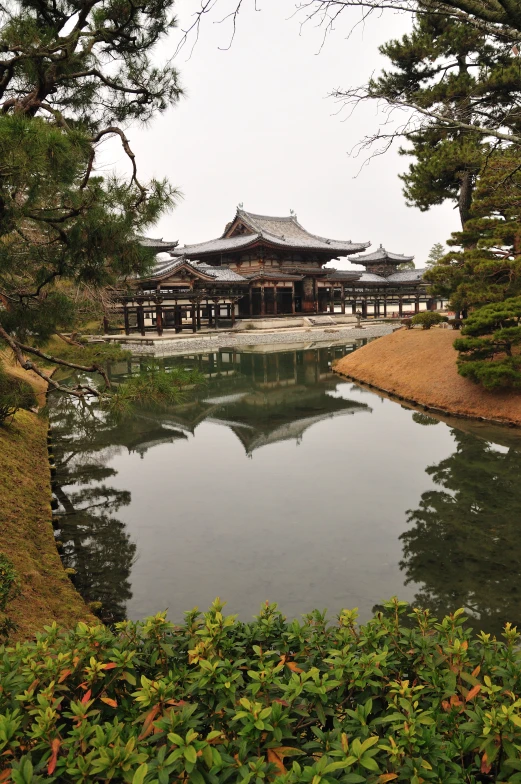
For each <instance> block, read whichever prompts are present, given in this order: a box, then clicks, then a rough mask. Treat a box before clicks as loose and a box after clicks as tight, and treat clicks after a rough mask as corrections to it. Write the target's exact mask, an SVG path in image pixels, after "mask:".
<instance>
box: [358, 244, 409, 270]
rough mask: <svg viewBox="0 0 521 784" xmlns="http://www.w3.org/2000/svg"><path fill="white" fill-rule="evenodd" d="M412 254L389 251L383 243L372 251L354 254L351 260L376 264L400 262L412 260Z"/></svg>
mask: <svg viewBox="0 0 521 784" xmlns="http://www.w3.org/2000/svg"><path fill="white" fill-rule="evenodd" d="M413 259H414V256H402V255H401V254H400V253H391V251H389V250H386V249H385V248H384V247H383V245H380V247H379V248H378V249H377V250H375V251H374V252H373V253H366V254H364V255H363V256H354V257H353V258H352V259H351V261H352V262H353V263H354V264H364V265H366V264H378V263H380V264H381V263H382V262H386V261H390V262H391V263H393V262H395V263H397V264H402V263H403V262H404V261H412V260H413Z"/></svg>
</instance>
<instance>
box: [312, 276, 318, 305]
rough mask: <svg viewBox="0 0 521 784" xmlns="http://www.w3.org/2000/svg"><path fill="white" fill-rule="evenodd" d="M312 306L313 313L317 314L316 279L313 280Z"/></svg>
mask: <svg viewBox="0 0 521 784" xmlns="http://www.w3.org/2000/svg"><path fill="white" fill-rule="evenodd" d="M313 305H314V308H313V310H314V312H315V313H318V281H317V279H316V278H313Z"/></svg>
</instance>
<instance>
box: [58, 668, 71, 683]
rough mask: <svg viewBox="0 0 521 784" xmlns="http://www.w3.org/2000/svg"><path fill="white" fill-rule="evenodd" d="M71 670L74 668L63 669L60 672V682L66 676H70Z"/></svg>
mask: <svg viewBox="0 0 521 784" xmlns="http://www.w3.org/2000/svg"><path fill="white" fill-rule="evenodd" d="M71 672H72V670H62V672H61V673H60V677H59V678H58V683H63V681H64V680H65V678H68V677H69V675H70V674H71Z"/></svg>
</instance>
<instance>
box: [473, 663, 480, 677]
mask: <svg viewBox="0 0 521 784" xmlns="http://www.w3.org/2000/svg"><path fill="white" fill-rule="evenodd" d="M480 672H481V665H479V664H478V666H477V667H474V669H473V670H472V677H473V678H477V677H478V675H479V673H480Z"/></svg>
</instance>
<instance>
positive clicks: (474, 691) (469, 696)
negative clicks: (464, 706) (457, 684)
mask: <svg viewBox="0 0 521 784" xmlns="http://www.w3.org/2000/svg"><path fill="white" fill-rule="evenodd" d="M480 689H481V683H477V684H476V685H475V686H473V687H472V689H471V690H470V691H469V693H468V694H467V696H466V697H465V701H466V702H469V701H470V700H473V699H474V697H475V696H476V694H478V692H479V691H480Z"/></svg>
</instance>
